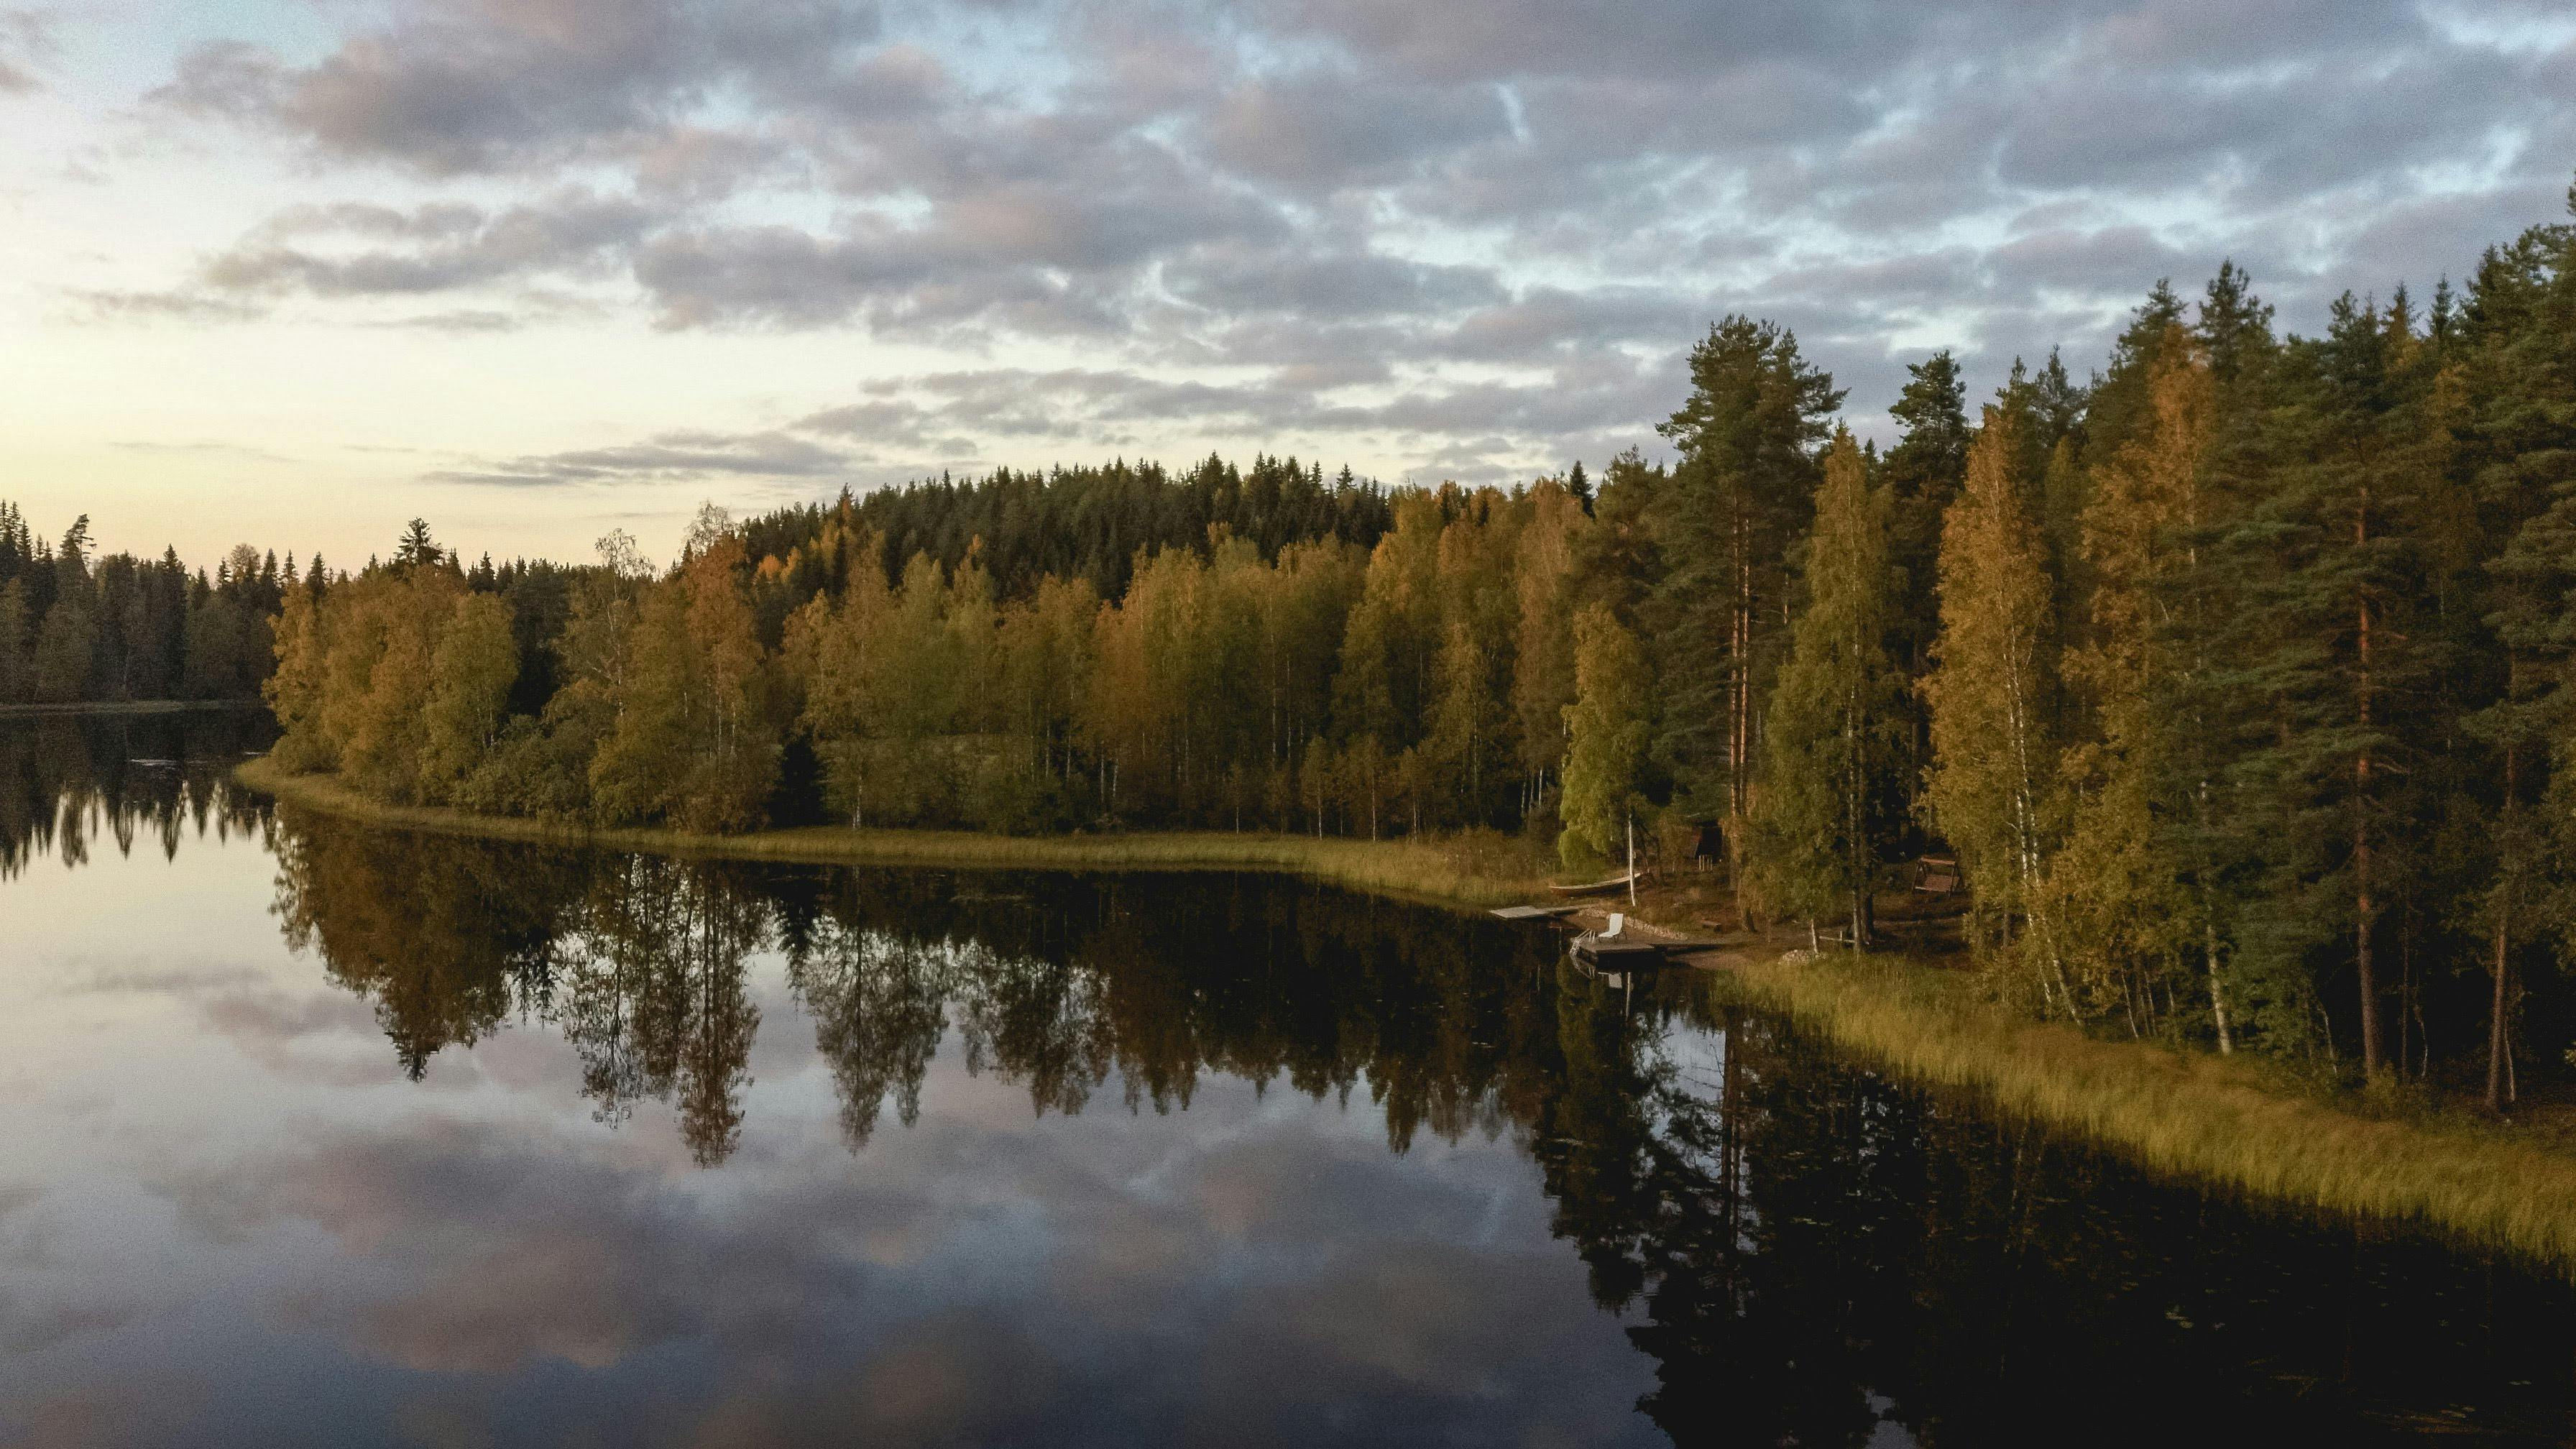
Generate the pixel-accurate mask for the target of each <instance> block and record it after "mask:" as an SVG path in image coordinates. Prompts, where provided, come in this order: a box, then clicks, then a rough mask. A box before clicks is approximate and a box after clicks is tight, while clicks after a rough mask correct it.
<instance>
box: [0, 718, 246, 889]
mask: <svg viewBox="0 0 2576 1449" xmlns="http://www.w3.org/2000/svg"><path fill="white" fill-rule="evenodd" d="M276 735H277V728H276V726H275V725H273V724H271V723H269V720H268V716H267V715H265V714H261V713H251V712H245V711H241V710H209V711H204V712H190V713H183V714H166V715H65V716H39V717H35V718H31V719H20V720H0V881H6V880H10V879H13V878H15V877H16V876H18V875H19V874H21V873H23V872H24V871H25V870H26V869H27V868H28V867H29V866H30V865H32V864H34V863H35V862H36V861H39V860H42V859H44V858H46V857H47V856H49V855H50V856H53V857H55V858H56V859H59V860H60V861H61V862H62V863H63V865H65V866H67V867H78V866H81V865H84V864H86V863H87V862H88V860H89V858H90V851H91V849H92V847H93V845H94V844H95V843H97V842H98V841H99V840H100V838H101V837H102V834H103V836H104V839H105V841H106V842H107V844H109V845H110V846H112V847H113V848H114V849H115V850H116V852H117V853H118V854H120V855H131V854H133V853H134V850H135V847H136V846H137V845H138V844H141V843H143V842H145V841H147V840H148V841H149V842H150V843H151V844H152V845H153V846H155V847H157V848H158V849H159V850H160V852H161V854H162V856H163V857H164V858H168V857H171V856H175V855H177V854H178V852H179V847H180V844H181V842H183V841H184V840H186V839H187V838H188V837H189V836H190V835H191V834H194V835H197V836H206V835H212V836H214V837H215V838H216V839H217V840H219V841H220V840H229V839H231V838H233V837H235V836H257V835H259V834H260V833H261V832H262V831H264V830H266V829H267V826H268V817H269V810H268V802H267V799H266V798H265V797H263V796H259V795H254V794H252V793H251V792H249V791H247V790H243V789H241V788H240V787H238V786H236V785H234V784H233V783H232V777H231V775H230V773H229V772H230V769H231V766H232V763H233V762H234V761H236V760H238V759H240V758H242V756H243V755H244V754H245V753H250V752H255V751H257V750H261V749H265V748H266V747H267V745H268V742H269V741H270V740H272V739H274V738H275V737H276Z"/></svg>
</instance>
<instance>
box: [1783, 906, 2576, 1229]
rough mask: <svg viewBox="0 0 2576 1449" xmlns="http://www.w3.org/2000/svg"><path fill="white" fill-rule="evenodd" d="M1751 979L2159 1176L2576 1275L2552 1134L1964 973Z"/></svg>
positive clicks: (1851, 971)
mask: <svg viewBox="0 0 2576 1449" xmlns="http://www.w3.org/2000/svg"><path fill="white" fill-rule="evenodd" d="M1735 975H1736V976H1737V978H1738V979H1739V980H1740V981H1741V982H1742V983H1743V985H1744V986H1745V988H1746V989H1747V990H1748V991H1749V992H1750V993H1751V994H1752V995H1753V996H1754V997H1755V998H1756V999H1757V1000H1759V1001H1761V1002H1763V1003H1764V1004H1766V1005H1770V1006H1774V1007H1778V1008H1780V1009H1783V1010H1786V1011H1787V1012H1789V1013H1790V1014H1791V1015H1793V1016H1795V1017H1796V1018H1798V1019H1799V1020H1801V1021H1804V1022H1807V1023H1809V1024H1811V1025H1813V1026H1814V1027H1816V1028H1818V1029H1821V1030H1822V1031H1823V1032H1825V1033H1826V1034H1827V1035H1828V1036H1829V1037H1831V1038H1832V1039H1833V1040H1834V1041H1835V1042H1836V1043H1837V1044H1839V1045H1841V1046H1843V1047H1844V1048H1846V1049H1848V1050H1850V1051H1852V1052H1854V1053H1856V1054H1858V1055H1860V1056H1862V1057H1864V1058H1869V1059H1874V1060H1876V1061H1879V1062H1882V1063H1884V1064H1886V1065H1887V1066H1889V1067H1892V1068H1894V1069H1896V1070H1897V1071H1899V1072H1901V1073H1903V1074H1904V1075H1907V1076H1910V1077H1915V1078H1919V1079H1924V1080H1929V1081H1932V1082H1938V1083H1944V1084H1951V1085H1958V1086H1965V1087H1970V1088H1974V1089H1976V1090H1978V1091H1980V1092H1982V1093H1984V1094H1986V1095H1988V1096H1990V1097H1991V1098H1992V1099H1993V1100H1994V1101H1995V1102H1997V1103H1998V1104H1999V1105H2000V1106H2002V1107H2003V1108H2004V1109H2005V1110H2006V1111H2008V1112H2015V1113H2022V1114H2026V1115H2028V1116H2030V1117H2032V1118H2034V1119H2037V1120H2039V1121H2042V1122H2046V1123H2048V1124H2050V1125H2052V1126H2056V1127H2061V1128H2067V1129H2071V1130H2074V1131H2077V1132H2081V1133H2083V1134H2084V1135H2085V1136H2087V1137H2090V1138H2093V1139H2095V1140H2097V1141H2100V1142H2103V1143H2106V1144H2108V1145H2110V1146H2111V1147H2113V1148H2115V1149H2118V1150H2120V1151H2123V1152H2125V1153H2126V1154H2128V1155H2130V1156H2132V1157H2134V1158H2136V1159H2137V1160H2139V1161H2141V1162H2143V1163H2144V1164H2146V1165H2147V1166H2148V1167H2150V1168H2153V1169H2155V1170H2157V1171H2160V1172H2167V1173H2175V1174H2181V1175H2185V1176H2189V1177H2192V1178H2196V1179H2199V1180H2201V1181H2203V1182H2208V1183H2213V1184H2218V1185H2221V1186H2224V1187H2232V1188H2238V1189H2242V1190H2243V1191H2246V1192H2248V1193H2253V1194H2257V1195H2260V1196H2262V1197H2267V1198H2272V1199H2277V1200H2280V1201H2283V1202H2288V1203H2293V1204H2304V1205H2308V1206H2312V1207H2316V1208H2320V1209H2324V1210H2327V1211H2330V1212H2337V1213H2352V1214H2357V1215H2361V1216H2365V1217H2377V1218H2390V1219H2396V1220H2400V1221H2411V1222H2420V1223H2425V1224H2429V1225H2432V1226H2435V1227H2438V1228H2441V1229H2443V1230H2446V1231H2448V1232H2451V1233H2454V1234H2457V1235H2460V1236H2463V1237H2465V1238H2468V1239H2470V1240H2472V1241H2474V1242H2476V1243H2479V1244H2482V1245H2486V1246H2489V1247H2497V1248H2505V1249H2510V1250H2512V1251H2515V1252H2519V1253H2523V1254H2526V1255H2528V1256H2530V1257H2531V1258H2533V1259H2536V1260H2538V1261H2541V1262H2544V1263H2547V1264H2549V1265H2551V1266H2553V1267H2555V1268H2557V1269H2558V1270H2559V1271H2562V1272H2569V1273H2576V1155H2571V1154H2569V1153H2568V1152H2566V1151H2565V1150H2563V1149H2561V1148H2559V1147H2557V1146H2555V1145H2553V1144H2552V1143H2550V1142H2549V1141H2547V1140H2546V1139H2542V1138H2537V1137H2535V1136H2533V1135H2529V1134H2523V1133H2518V1132H2517V1131H2516V1129H2513V1128H2511V1127H2506V1126H2501V1125H2496V1124H2491V1123H2486V1122H2482V1121H2478V1120H2475V1119H2470V1118H2466V1117H2462V1116H2457V1115H2451V1114H2438V1113H2433V1112H2430V1111H2426V1112H2421V1113H2395V1114H2392V1115H2378V1114H2374V1113H2372V1112H2370V1111H2367V1110H2365V1109H2364V1108H2363V1107H2362V1105H2361V1104H2359V1103H2356V1102H2351V1101H2338V1100H2332V1099H2329V1098H2327V1097H2325V1096H2324V1095H2322V1094H2320V1093H2319V1092H2317V1091H2314V1090H2311V1089H2308V1088H2305V1087H2303V1086H2302V1085H2301V1084H2299V1083H2298V1082H2296V1081H2294V1080H2291V1079H2289V1078H2288V1077H2287V1076H2286V1075H2285V1074H2283V1073H2282V1072H2280V1071H2279V1070H2278V1069H2277V1068H2274V1067H2272V1066H2270V1065H2269V1064H2266V1063H2264V1062H2261V1061H2252V1060H2243V1059H2238V1060H2230V1059H2226V1058H2221V1057H2217V1056H2213V1055H2209V1054H2207V1053H2200V1052H2180V1051H2174V1050H2169V1049H2166V1048H2163V1047H2158V1046H2152V1045H2144V1044H2140V1043H2135V1042H2124V1041H2104V1040H2100V1039H2097V1038H2094V1037H2089V1036H2086V1035H2085V1034H2083V1033H2082V1032H2079V1031H2076V1030H2075V1029H2073V1028H2072V1027H2067V1026H2059V1025H2042V1024H2039V1023H2034V1022H2029V1021H2025V1020H2021V1019H2018V1018H2014V1017H2011V1016H2008V1015H2006V1014H2005V1013H2003V1012H2002V1011H2000V1010H1998V1009H1996V1008H1994V1007H1991V1006H1988V1005H1986V1004H1985V1003H1983V1002H1982V1001H1979V1000H1977V999H1975V998H1974V997H1973V996H1972V994H1971V993H1970V991H1969V989H1968V986H1969V983H1968V982H1967V981H1966V980H1964V979H1963V978H1962V977H1961V976H1960V975H1959V974H1958V973H1955V972H1948V971H1941V970H1937V969H1934V968H1930V967H1925V966H1921V965H1915V964H1911V963H1908V962H1906V961H1903V960H1900V959H1889V958H1872V959H1864V960H1860V961H1854V960H1851V959H1849V958H1847V957H1835V956H1831V955H1828V956H1826V957H1824V958H1822V959H1820V960H1815V961H1804V960H1800V959H1796V958H1790V959H1781V958H1777V957H1773V958H1769V959H1755V960H1746V961H1743V962H1740V963H1736V970H1735Z"/></svg>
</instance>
